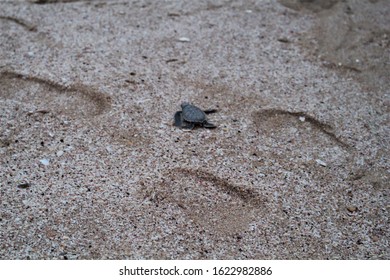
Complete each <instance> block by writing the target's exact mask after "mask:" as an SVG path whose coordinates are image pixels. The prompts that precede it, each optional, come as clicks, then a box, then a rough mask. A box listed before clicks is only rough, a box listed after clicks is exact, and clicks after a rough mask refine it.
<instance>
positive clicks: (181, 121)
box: [174, 111, 195, 130]
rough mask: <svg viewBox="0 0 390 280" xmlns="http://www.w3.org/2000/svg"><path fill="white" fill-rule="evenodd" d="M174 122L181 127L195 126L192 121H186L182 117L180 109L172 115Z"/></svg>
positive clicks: (189, 127)
mask: <svg viewBox="0 0 390 280" xmlns="http://www.w3.org/2000/svg"><path fill="white" fill-rule="evenodd" d="M174 119H175V123H174V125H175V126H177V127H180V128H183V129H189V130H191V129H193V128H194V127H195V124H194V123H190V122H186V121H185V120H184V119H183V112H182V111H177V112H176V113H175V116H174Z"/></svg>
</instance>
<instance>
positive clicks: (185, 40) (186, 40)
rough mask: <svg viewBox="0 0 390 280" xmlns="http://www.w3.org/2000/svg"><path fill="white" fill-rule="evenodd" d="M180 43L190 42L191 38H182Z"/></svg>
mask: <svg viewBox="0 0 390 280" xmlns="http://www.w3.org/2000/svg"><path fill="white" fill-rule="evenodd" d="M178 41H179V42H189V41H190V38H187V37H180V38H179V40H178Z"/></svg>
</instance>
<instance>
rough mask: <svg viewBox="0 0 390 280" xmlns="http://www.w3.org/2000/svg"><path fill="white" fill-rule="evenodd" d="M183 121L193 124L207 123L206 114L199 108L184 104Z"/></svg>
mask: <svg viewBox="0 0 390 280" xmlns="http://www.w3.org/2000/svg"><path fill="white" fill-rule="evenodd" d="M181 108H182V114H183V119H184V120H185V121H187V122H191V123H203V122H205V121H206V114H205V113H204V112H203V111H202V110H201V109H200V108H198V107H196V106H194V105H192V104H189V103H183V104H182V105H181Z"/></svg>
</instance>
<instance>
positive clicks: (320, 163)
mask: <svg viewBox="0 0 390 280" xmlns="http://www.w3.org/2000/svg"><path fill="white" fill-rule="evenodd" d="M316 162H317V163H318V164H319V165H321V166H327V164H326V162H325V161H322V160H320V159H316Z"/></svg>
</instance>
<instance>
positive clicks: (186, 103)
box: [181, 101, 190, 108]
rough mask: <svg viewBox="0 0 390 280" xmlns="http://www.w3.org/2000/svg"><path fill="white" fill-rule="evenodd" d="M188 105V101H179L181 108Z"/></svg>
mask: <svg viewBox="0 0 390 280" xmlns="http://www.w3.org/2000/svg"><path fill="white" fill-rule="evenodd" d="M188 105H190V102H187V101H184V102H182V103H181V108H184V107H185V106H188Z"/></svg>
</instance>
